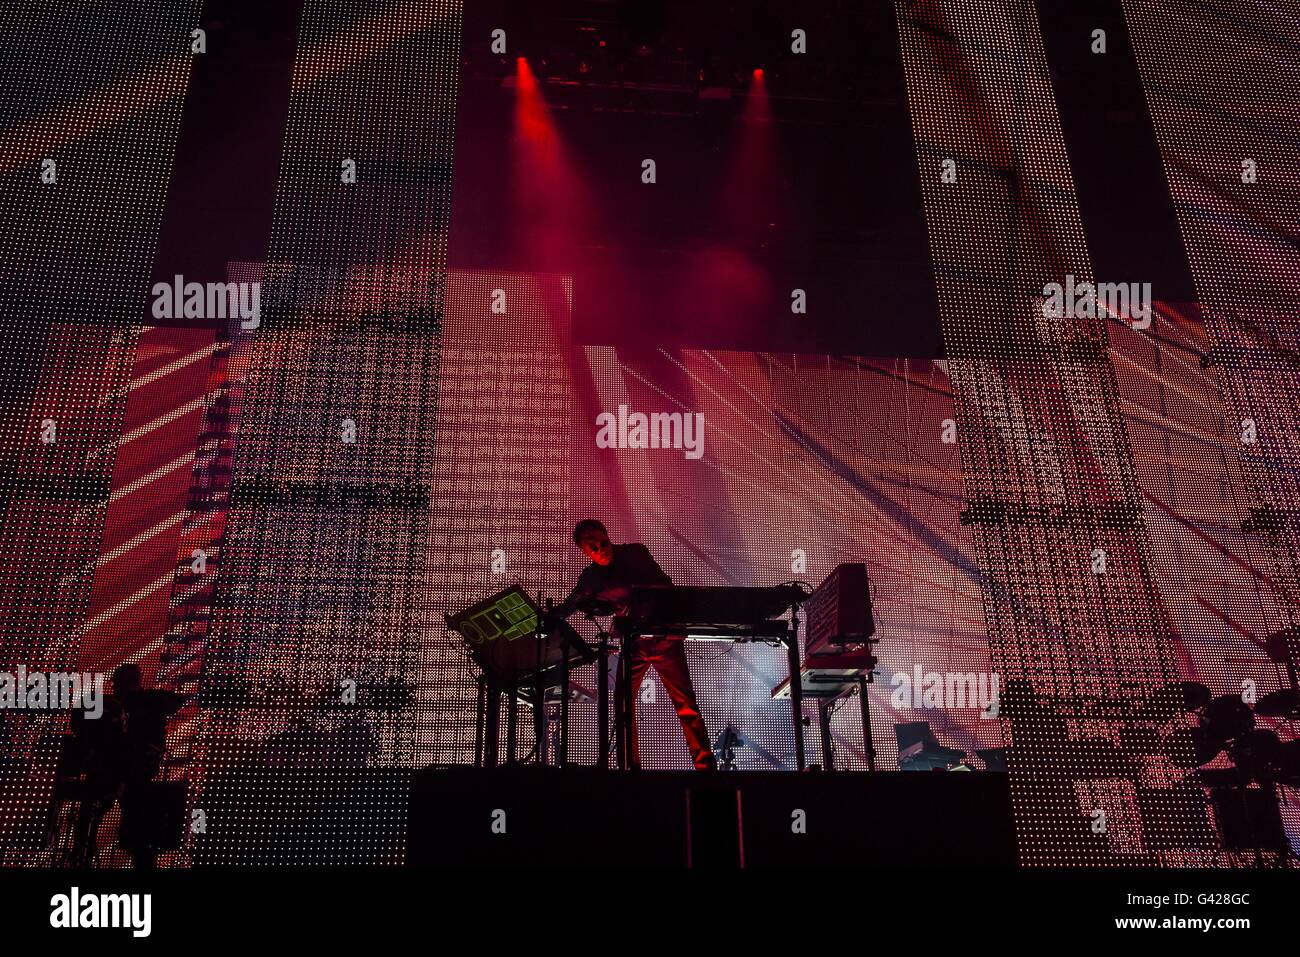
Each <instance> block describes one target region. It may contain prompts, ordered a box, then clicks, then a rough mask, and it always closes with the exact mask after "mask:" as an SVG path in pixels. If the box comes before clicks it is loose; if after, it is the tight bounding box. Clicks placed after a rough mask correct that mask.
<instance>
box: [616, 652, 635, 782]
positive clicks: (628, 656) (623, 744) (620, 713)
mask: <svg viewBox="0 0 1300 957" xmlns="http://www.w3.org/2000/svg"><path fill="white" fill-rule="evenodd" d="M634 641H636V639H635V638H624V639H623V640H622V643H621V647H620V649H619V653H618V687H617V688H616V689H615V695H616V696H617V698H618V708H617V710H616V712H615V714H614V735H615V737H616V738H617V739H618V748H617V750H618V766H619V768H620V769H621V770H624V771H627V770H630V769H635V768H638V767H639V766H640V765H639V764H638V763H637V762H636V761H635V760H634V759H633V754H634V753H635V752H634V749H633V746H632V745H633V737H634V735H635V734H636V715H635V713H634V711H633V709H634V708H635V707H636V702H635V701H634V700H633V698H632V643H633V642H634Z"/></svg>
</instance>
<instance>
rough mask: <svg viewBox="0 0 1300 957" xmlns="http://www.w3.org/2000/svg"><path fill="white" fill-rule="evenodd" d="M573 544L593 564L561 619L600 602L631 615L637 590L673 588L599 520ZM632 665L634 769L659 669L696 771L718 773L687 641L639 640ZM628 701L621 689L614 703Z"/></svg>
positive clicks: (644, 554) (588, 521)
mask: <svg viewBox="0 0 1300 957" xmlns="http://www.w3.org/2000/svg"><path fill="white" fill-rule="evenodd" d="M573 543H574V544H575V545H577V546H578V548H580V549H582V552H583V554H585V555H586V556H587V557H588V558H590V559H591V564H590V565H588V566H587V568H586V569H585V570H584V571H583V572H582V574H581V575H580V576H578V583H577V584H576V585H575V586H574V588H573V591H572V592H571V593H570V594H569V597H568V598H566V599H565V600H564V601H563V602H562V603H561V604H560V605H557V606H556V608H555V612H556V613H557V614H559V615H561V616H562V617H565V618H567V617H569V616H570V615H572V614H573V613H574V612H576V611H579V610H581V609H584V608H587V607H590V606H591V605H592V604H593V603H594V602H597V601H603V602H608V603H609V604H610V605H612V606H613V608H614V612H615V614H620V615H621V614H626V613H627V610H628V609H627V602H628V598H629V596H630V594H631V591H632V589H633V588H635V587H638V586H647V585H671V584H672V579H670V578H669V577H668V576H667V575H666V574H664V570H663V569H662V568H660V567H659V563H658V562H656V561H655V560H654V557H653V556H652V555H651V554H650V550H649V549H648V548H646V547H645V546H644V545H642V544H639V543H630V544H626V545H615V544H613V543H612V542H610V540H609V533H608V532H607V531H606V530H605V526H604V525H602V524H601V523H600V522H598V521H597V520H596V519H594V518H585V519H583V520H582V521H581V522H579V523H578V524H577V526H576V527H575V528H574V529H573ZM628 664H629V667H628V674H629V677H630V680H631V682H632V695H631V698H632V702H633V707H632V714H631V715H629V716H628V725H629V734H628V737H629V738H630V740H631V742H632V754H631V756H630V761H629V766H630V767H633V768H636V767H640V765H641V762H640V753H639V751H638V748H637V738H636V696H637V692H638V691H639V690H640V688H641V682H642V681H643V680H644V678H645V673H646V670H647V669H648V668H649V667H650V666H651V665H654V668H655V670H656V671H658V672H659V679H660V680H661V681H662V682H663V683H664V688H666V689H667V691H668V695H669V697H671V698H672V700H673V704H674V705H676V707H677V716H678V717H679V718H680V719H681V722H682V732H683V733H684V734H685V735H686V743H687V745H688V746H689V747H690V749H691V757H692V759H693V760H694V762H695V767H696V768H698V769H699V770H702V771H706V770H707V771H713V770H716V769H717V761H716V759H715V758H714V756H713V751H712V750H710V748H709V732H708V730H707V729H706V728H705V727H704V718H703V717H701V715H700V709H699V706H698V705H697V704H696V703H695V689H694V688H693V687H692V686H691V673H690V671H689V670H688V668H687V665H686V648H685V641H683V640H682V638H680V637H671V638H638V639H637V640H636V642H635V644H634V645H633V651H632V655H631V660H630V662H629V663H628ZM624 697H625V696H624V694H623V692H622V689H621V688H618V689H616V691H615V694H614V700H615V702H616V707H617V708H618V710H619V712H620V713H621V711H622V707H623V705H622V702H623V701H624Z"/></svg>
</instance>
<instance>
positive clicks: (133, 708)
mask: <svg viewBox="0 0 1300 957" xmlns="http://www.w3.org/2000/svg"><path fill="white" fill-rule="evenodd" d="M187 700H188V699H187V696H185V695H180V694H176V693H175V692H172V691H162V690H159V689H154V688H143V687H141V681H140V666H139V665H133V664H124V665H118V667H117V668H116V669H115V670H114V671H113V693H112V695H110V696H109V697H108V698H106V699H105V702H104V713H103V715H102V716H101V717H100V718H98V719H95V720H90V719H86V718H84V716H83V717H81V718H80V720H78V717H77V715H76V713H74V719H73V720H74V723H73V733H74V734H76V735H77V737H78V738H79V739H80V740H81V743H82V751H83V754H84V757H83V761H84V767H85V770H86V783H87V794H88V799H87V800H86V801H85V802H84V803H83V806H82V813H81V815H79V819H78V822H77V828H76V834H75V838H74V858H76V857H81V858H84V857H85V856H86V855H87V853H88V851H89V849H90V846H91V845H92V844H93V839H94V834H95V831H97V830H98V829H99V822H100V821H101V820H102V819H103V817H104V814H105V813H107V811H108V809H109V808H111V807H112V806H113V802H114V800H117V799H120V800H121V802H122V824H121V828H120V829H119V835H118V842H119V843H120V844H121V845H122V847H124V848H125V849H126V850H127V851H128V852H129V853H130V854H131V856H132V858H134V860H135V863H136V866H137V867H144V868H148V867H152V866H153V863H154V858H155V857H156V856H157V850H156V848H155V847H154V846H153V845H152V841H151V838H150V836H149V835H150V830H151V826H150V825H151V822H150V821H149V820H148V818H149V815H150V814H156V813H158V810H157V808H156V806H155V805H154V804H153V803H152V802H150V801H149V800H148V792H149V782H151V781H152V780H153V778H154V776H155V775H156V774H157V773H158V771H159V769H160V768H161V767H162V759H163V755H164V754H165V753H166V750H167V719H168V718H169V717H171V715H173V714H175V713H176V712H177V711H179V710H180V709H181V707H183V706H184V704H185V702H186V701H187Z"/></svg>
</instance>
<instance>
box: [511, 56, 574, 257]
mask: <svg viewBox="0 0 1300 957" xmlns="http://www.w3.org/2000/svg"><path fill="white" fill-rule="evenodd" d="M515 80H516V86H515V136H514V156H513V178H512V190H513V192H512V196H513V206H514V210H515V222H516V224H517V227H518V228H517V229H516V230H514V233H515V237H516V240H515V252H516V254H517V255H518V256H519V257H520V258H521V259H522V260H523V261H526V262H528V263H529V264H530V265H531V266H532V268H540V269H556V270H560V271H568V270H569V269H570V268H571V266H572V264H571V263H570V262H569V261H568V259H567V256H568V251H569V250H571V249H572V247H573V242H574V237H575V236H576V235H577V228H578V224H579V222H580V216H581V213H582V210H583V209H585V208H586V203H585V197H584V195H583V191H582V189H581V187H580V185H579V179H578V177H577V176H576V175H575V174H574V171H573V165H572V163H571V162H570V161H569V159H568V157H567V155H566V152H565V149H564V146H563V143H562V142H561V140H560V135H559V131H558V130H557V129H556V127H555V122H554V118H553V117H552V115H551V110H550V108H549V107H548V106H547V104H546V99H545V96H544V95H543V87H542V83H541V82H539V80H538V78H537V75H536V74H535V73H534V72H533V69H532V67H531V66H530V65H529V63H528V60H527V59H526V58H524V57H518V58H517V59H516V60H515Z"/></svg>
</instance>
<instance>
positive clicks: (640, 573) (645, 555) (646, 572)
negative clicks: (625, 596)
mask: <svg viewBox="0 0 1300 957" xmlns="http://www.w3.org/2000/svg"><path fill="white" fill-rule="evenodd" d="M631 547H632V549H634V550H635V553H636V559H635V567H636V578H637V584H638V585H671V584H672V583H673V580H672V579H671V578H669V577H668V573H667V572H665V571H664V570H663V569H662V568H660V567H659V563H658V562H657V561H655V557H654V556H653V555H651V554H650V549H648V548H646V547H645V546H644V545H642V544H641V543H640V542H634V543H632V544H631Z"/></svg>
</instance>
